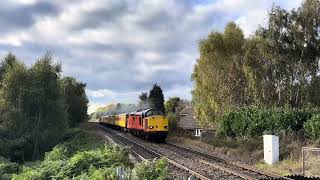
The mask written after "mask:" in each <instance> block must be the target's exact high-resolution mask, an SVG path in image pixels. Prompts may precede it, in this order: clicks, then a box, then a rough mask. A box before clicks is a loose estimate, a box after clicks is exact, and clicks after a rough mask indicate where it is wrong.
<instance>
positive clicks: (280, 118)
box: [218, 107, 312, 138]
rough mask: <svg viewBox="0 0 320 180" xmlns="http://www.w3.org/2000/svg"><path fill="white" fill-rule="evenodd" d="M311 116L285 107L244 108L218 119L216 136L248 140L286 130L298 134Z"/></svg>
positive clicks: (308, 112)
mask: <svg viewBox="0 0 320 180" xmlns="http://www.w3.org/2000/svg"><path fill="white" fill-rule="evenodd" d="M311 114H312V113H311V112H310V111H308V110H300V109H295V108H287V107H285V108H275V107H274V108H267V107H244V108H240V109H238V110H235V111H231V112H228V113H226V114H225V115H223V116H222V117H221V118H220V120H219V129H218V135H220V136H228V137H237V138H238V137H241V138H249V137H257V136H261V135H263V134H266V133H271V134H279V133H280V132H282V131H286V130H292V131H294V132H298V131H300V130H301V129H303V124H304V123H305V122H306V121H307V120H308V119H309V118H310V117H311Z"/></svg>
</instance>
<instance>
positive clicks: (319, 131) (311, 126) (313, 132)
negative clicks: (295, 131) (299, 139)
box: [304, 114, 320, 139]
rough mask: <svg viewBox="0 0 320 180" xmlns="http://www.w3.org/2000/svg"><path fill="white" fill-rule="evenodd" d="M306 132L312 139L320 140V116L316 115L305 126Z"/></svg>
mask: <svg viewBox="0 0 320 180" xmlns="http://www.w3.org/2000/svg"><path fill="white" fill-rule="evenodd" d="M304 131H305V133H306V135H307V136H308V137H309V138H311V139H318V138H320V114H315V115H313V116H312V118H311V119H309V120H308V121H307V122H306V123H305V124H304Z"/></svg>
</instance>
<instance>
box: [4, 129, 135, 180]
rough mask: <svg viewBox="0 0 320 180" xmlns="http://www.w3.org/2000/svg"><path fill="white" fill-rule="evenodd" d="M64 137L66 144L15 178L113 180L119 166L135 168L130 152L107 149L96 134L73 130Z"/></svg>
mask: <svg viewBox="0 0 320 180" xmlns="http://www.w3.org/2000/svg"><path fill="white" fill-rule="evenodd" d="M64 138H65V142H64V143H61V144H59V145H57V146H56V147H54V148H53V150H52V151H51V152H48V153H46V157H45V159H44V161H42V162H40V163H36V164H35V165H34V166H31V167H24V168H23V171H22V173H20V172H15V173H16V174H15V175H13V176H12V178H13V179H17V180H18V179H35V180H37V179H39V180H40V179H52V178H53V179H71V178H74V179H99V178H95V177H102V178H100V179H110V178H111V177H113V176H114V173H115V167H117V166H123V167H132V164H131V163H130V161H129V158H128V156H129V151H128V150H127V149H124V148H120V147H118V146H105V145H104V142H103V141H102V140H100V139H98V138H97V137H96V136H95V134H93V133H90V132H87V131H84V130H79V129H73V130H71V131H70V132H69V133H67V134H66V136H65V137H64ZM0 164H1V159H0ZM111 179H112V178H111Z"/></svg>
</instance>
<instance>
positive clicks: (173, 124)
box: [167, 112, 178, 130]
mask: <svg viewBox="0 0 320 180" xmlns="http://www.w3.org/2000/svg"><path fill="white" fill-rule="evenodd" d="M167 118H168V122H169V128H170V130H175V129H176V128H177V125H178V117H177V115H175V114H173V113H171V112H170V113H168V114H167Z"/></svg>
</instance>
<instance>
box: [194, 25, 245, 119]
mask: <svg viewBox="0 0 320 180" xmlns="http://www.w3.org/2000/svg"><path fill="white" fill-rule="evenodd" d="M244 43H245V39H244V35H243V33H242V31H241V29H240V28H239V27H238V26H237V25H236V24H235V23H229V24H228V25H227V26H226V28H225V30H224V32H223V33H220V32H212V33H210V34H209V35H208V37H207V38H206V39H203V40H201V41H200V43H199V50H200V59H198V60H197V64H196V65H195V67H194V73H193V75H192V79H193V80H194V81H195V88H194V90H193V92H192V94H193V104H194V106H195V112H196V114H197V116H198V117H199V118H200V119H201V120H203V121H207V122H213V121H215V119H216V117H217V116H219V115H221V114H223V112H225V111H228V110H230V109H232V108H235V107H239V106H242V105H246V104H248V103H249V98H248V96H247V94H246V91H247V89H246V87H247V85H246V83H247V82H246V79H245V74H244V73H243V71H242V69H241V68H242V66H243V61H242V57H243V50H242V46H243V45H244Z"/></svg>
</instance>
